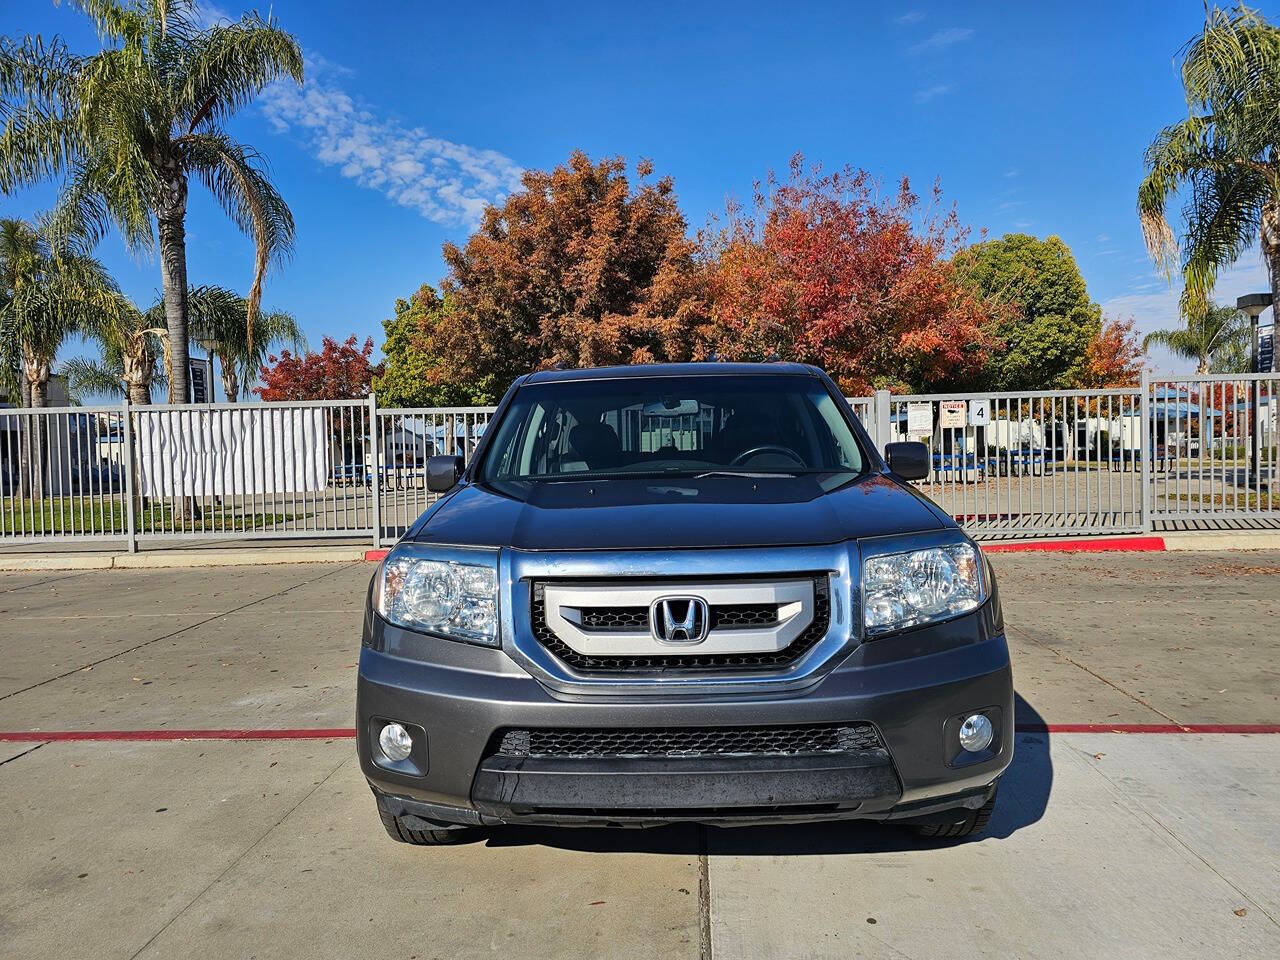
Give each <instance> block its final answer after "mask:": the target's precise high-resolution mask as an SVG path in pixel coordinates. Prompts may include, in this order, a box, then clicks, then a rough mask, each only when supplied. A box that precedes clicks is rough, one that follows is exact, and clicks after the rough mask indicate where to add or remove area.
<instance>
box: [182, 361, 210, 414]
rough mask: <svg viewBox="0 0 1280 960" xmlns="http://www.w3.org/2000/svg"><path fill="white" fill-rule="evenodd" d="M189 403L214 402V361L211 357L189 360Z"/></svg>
mask: <svg viewBox="0 0 1280 960" xmlns="http://www.w3.org/2000/svg"><path fill="white" fill-rule="evenodd" d="M187 393H188V394H189V397H188V400H187V402H188V403H212V402H213V360H212V359H210V358H209V357H188V358H187Z"/></svg>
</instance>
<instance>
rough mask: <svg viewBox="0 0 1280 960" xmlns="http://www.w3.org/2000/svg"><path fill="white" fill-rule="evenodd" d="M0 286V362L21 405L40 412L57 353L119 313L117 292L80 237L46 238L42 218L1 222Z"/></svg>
mask: <svg viewBox="0 0 1280 960" xmlns="http://www.w3.org/2000/svg"><path fill="white" fill-rule="evenodd" d="M0 284H2V285H3V288H4V294H3V297H2V298H0V357H2V358H3V362H4V366H6V367H7V368H9V369H13V368H15V367H16V368H17V370H18V371H19V375H20V377H21V379H22V396H23V398H24V401H25V402H26V403H29V405H30V406H32V407H43V406H45V405H46V401H47V397H48V387H49V376H50V373H51V371H52V368H53V361H54V358H55V357H56V356H57V353H58V350H59V349H60V348H61V346H62V344H63V343H64V342H65V341H66V340H67V338H68V337H70V336H71V335H72V334H74V333H77V332H79V331H82V330H85V329H87V328H88V326H89V325H90V324H91V323H93V322H97V319H98V318H100V317H104V316H110V315H113V314H115V313H116V312H118V311H119V310H120V297H119V291H118V290H117V289H116V286H115V283H114V281H112V279H111V277H110V276H109V275H108V274H107V271H106V269H105V268H104V267H103V266H102V264H101V263H99V262H98V261H97V260H95V259H94V258H93V257H92V256H91V255H90V254H89V253H88V252H87V250H86V248H85V246H84V243H83V241H82V238H75V239H71V240H68V239H65V238H59V237H57V236H54V235H52V234H51V232H50V228H49V222H48V220H45V221H42V222H41V223H40V224H39V225H38V226H33V225H32V224H30V223H27V222H26V221H25V220H15V219H4V220H0Z"/></svg>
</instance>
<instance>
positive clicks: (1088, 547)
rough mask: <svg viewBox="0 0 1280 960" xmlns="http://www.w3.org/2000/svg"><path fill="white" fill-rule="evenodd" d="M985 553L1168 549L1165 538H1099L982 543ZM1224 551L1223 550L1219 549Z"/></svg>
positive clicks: (1150, 550) (1108, 551)
mask: <svg viewBox="0 0 1280 960" xmlns="http://www.w3.org/2000/svg"><path fill="white" fill-rule="evenodd" d="M981 546H982V552H983V553H1023V552H1028V553H1029V552H1037V551H1039V552H1051V553H1116V552H1122V553H1148V552H1160V551H1163V550H1165V549H1167V547H1166V545H1165V541H1164V537H1098V538H1096V539H1089V538H1084V537H1081V538H1078V539H1075V540H1025V541H1020V542H1014V543H999V542H997V543H985V542H984V543H982V544H981ZM1219 549H1222V548H1219Z"/></svg>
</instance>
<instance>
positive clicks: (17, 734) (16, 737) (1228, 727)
mask: <svg viewBox="0 0 1280 960" xmlns="http://www.w3.org/2000/svg"><path fill="white" fill-rule="evenodd" d="M1014 729H1015V730H1016V731H1017V732H1018V733H1050V734H1052V733H1231V734H1280V723H1188V724H1175V723H1047V724H1046V723H1019V724H1017V726H1016V727H1015V728H1014ZM355 735H356V732H355V730H353V729H352V728H351V727H329V728H326V727H302V728H294V729H280V730H45V731H40V730H19V731H13V732H8V733H6V732H3V731H0V742H2V741H16V742H19V743H48V742H54V741H104V740H115V741H172V740H350V739H354V737H355Z"/></svg>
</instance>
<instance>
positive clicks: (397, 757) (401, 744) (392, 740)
mask: <svg viewBox="0 0 1280 960" xmlns="http://www.w3.org/2000/svg"><path fill="white" fill-rule="evenodd" d="M983 719H984V720H985V719H986V718H985V717H983ZM987 726H988V728H990V726H991V725H990V724H988V725H987ZM987 739H988V740H989V739H991V738H990V736H988V737H987ZM378 746H380V747H381V748H382V752H383V754H384V755H385V756H386V758H387V759H388V760H391V761H392V762H394V763H399V762H400V761H401V760H407V759H408V757H409V754H411V753H412V752H413V737H411V736H409V731H408V730H406V729H405V728H404V727H402V726H400V724H398V723H388V724H387V725H386V726H385V727H383V728H382V732H381V733H379V734H378Z"/></svg>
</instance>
